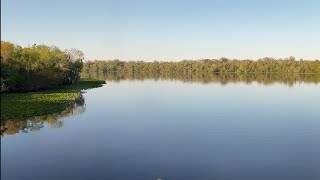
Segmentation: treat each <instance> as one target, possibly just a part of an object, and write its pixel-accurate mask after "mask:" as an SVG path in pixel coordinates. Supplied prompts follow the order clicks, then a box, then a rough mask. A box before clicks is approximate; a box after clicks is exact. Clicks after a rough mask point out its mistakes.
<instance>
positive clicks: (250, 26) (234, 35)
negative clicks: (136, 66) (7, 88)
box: [1, 0, 320, 61]
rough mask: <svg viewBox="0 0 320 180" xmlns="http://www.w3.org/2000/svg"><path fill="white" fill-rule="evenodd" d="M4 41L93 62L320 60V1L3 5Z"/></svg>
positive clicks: (41, 0)
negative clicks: (72, 52)
mask: <svg viewBox="0 0 320 180" xmlns="http://www.w3.org/2000/svg"><path fill="white" fill-rule="evenodd" d="M1 40H4V41H11V42H14V43H17V44H20V45H23V46H27V45H29V44H34V43H36V44H41V43H44V44H48V45H57V46H59V47H61V48H62V49H65V48H78V49H80V50H82V51H83V52H84V53H85V56H86V58H87V59H116V58H117V59H121V60H147V61H152V60H182V59H201V58H220V57H228V58H240V59H243V58H251V59H257V58H260V57H265V56H272V57H277V58H279V57H288V56H295V57H296V58H307V59H320V44H319V42H320V1H319V0H192V1H191V0H1Z"/></svg>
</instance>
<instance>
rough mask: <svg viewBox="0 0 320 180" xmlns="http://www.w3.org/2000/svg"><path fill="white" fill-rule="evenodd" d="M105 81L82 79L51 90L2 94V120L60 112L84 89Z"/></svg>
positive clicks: (98, 85) (94, 86)
mask: <svg viewBox="0 0 320 180" xmlns="http://www.w3.org/2000/svg"><path fill="white" fill-rule="evenodd" d="M104 83H105V82H104V81H97V80H91V79H82V80H81V81H79V82H78V83H76V84H72V85H63V86H58V87H56V88H54V89H52V90H49V91H41V92H29V93H5V94H1V120H7V119H14V118H22V117H32V116H40V115H47V114H53V113H58V112H61V111H64V110H65V109H66V108H68V107H69V106H70V105H71V104H73V103H74V102H75V101H76V100H77V99H78V98H79V97H80V96H81V93H82V91H83V90H86V89H91V88H97V87H101V86H102V85H103V84H104Z"/></svg>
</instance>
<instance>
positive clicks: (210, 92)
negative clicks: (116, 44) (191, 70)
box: [1, 78, 320, 180]
mask: <svg viewBox="0 0 320 180" xmlns="http://www.w3.org/2000/svg"><path fill="white" fill-rule="evenodd" d="M319 92H320V85H318V84H317V83H305V82H303V81H301V82H295V83H290V84H289V85H288V84H286V83H281V82H277V81H276V82H273V83H267V84H266V83H259V82H257V81H252V82H250V83H247V82H245V81H233V82H231V83H218V82H211V83H202V82H193V81H180V80H168V79H166V80H163V79H161V78H160V79H157V80H154V79H147V80H120V81H113V80H107V84H106V85H104V86H103V87H101V88H97V89H92V90H88V91H87V93H84V94H83V98H84V103H83V104H81V105H79V106H76V107H77V108H78V110H72V111H70V112H68V113H65V114H64V115H62V116H61V115H60V116H58V115H57V116H49V117H50V118H51V120H48V118H47V117H37V118H29V119H24V120H20V121H19V122H20V123H17V122H18V121H12V122H10V121H8V122H7V126H8V127H11V126H12V127H11V131H4V132H2V137H1V179H4V180H18V179H24V180H37V179H47V180H51V179H52V180H58V179H59V180H64V179H66V180H72V179H77V180H81V179H99V180H100V179H112V180H113V179H115V180H116V179H137V180H141V179H150V180H152V179H154V180H156V179H159V178H161V179H199V180H207V179H208V180H212V179H218V180H220V179H221V180H229V179H230V180H233V179H241V180H242V179H243V180H258V179H259V180H264V179H265V180H270V179H272V180H287V179H288V180H295V179H296V180H302V179H303V180H318V179H320V171H319V169H320V111H319V110H320V109H319V107H320V95H319ZM79 108H80V110H79ZM52 119H53V120H52ZM54 122H55V123H54ZM57 122H60V123H57ZM57 124H58V125H57ZM10 125H11V126H10ZM3 126H4V125H3ZM33 127H35V128H33ZM12 129H14V130H12ZM8 132H9V133H8Z"/></svg>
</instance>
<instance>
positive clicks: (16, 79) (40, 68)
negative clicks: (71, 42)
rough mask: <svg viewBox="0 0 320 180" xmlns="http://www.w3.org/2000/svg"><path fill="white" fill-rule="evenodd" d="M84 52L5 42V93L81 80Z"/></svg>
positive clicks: (2, 57) (2, 56)
mask: <svg viewBox="0 0 320 180" xmlns="http://www.w3.org/2000/svg"><path fill="white" fill-rule="evenodd" d="M82 60H83V53H82V52H81V51H79V50H77V49H69V50H65V51H62V50H60V49H59V48H58V47H55V46H46V45H33V46H31V47H21V46H19V45H15V44H12V43H10V42H3V41H1V92H25V91H37V90H41V89H48V88H52V87H54V86H57V85H61V84H72V83H75V82H76V81H78V80H79V79H80V72H81V69H82V66H83V63H82Z"/></svg>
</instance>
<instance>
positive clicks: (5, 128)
mask: <svg viewBox="0 0 320 180" xmlns="http://www.w3.org/2000/svg"><path fill="white" fill-rule="evenodd" d="M85 110H86V106H85V100H84V98H83V96H82V95H80V97H79V98H78V99H77V100H76V101H75V102H74V103H73V104H72V105H71V106H70V107H68V108H67V109H66V110H64V111H62V112H60V113H55V114H48V115H44V116H35V117H31V118H30V117H29V118H20V119H10V120H6V121H4V122H1V136H4V135H13V134H16V133H28V132H30V131H39V130H40V129H41V128H43V127H44V126H45V124H47V125H48V126H50V127H52V128H61V127H62V126H63V118H65V117H70V116H74V115H79V114H82V113H83V112H85Z"/></svg>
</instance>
